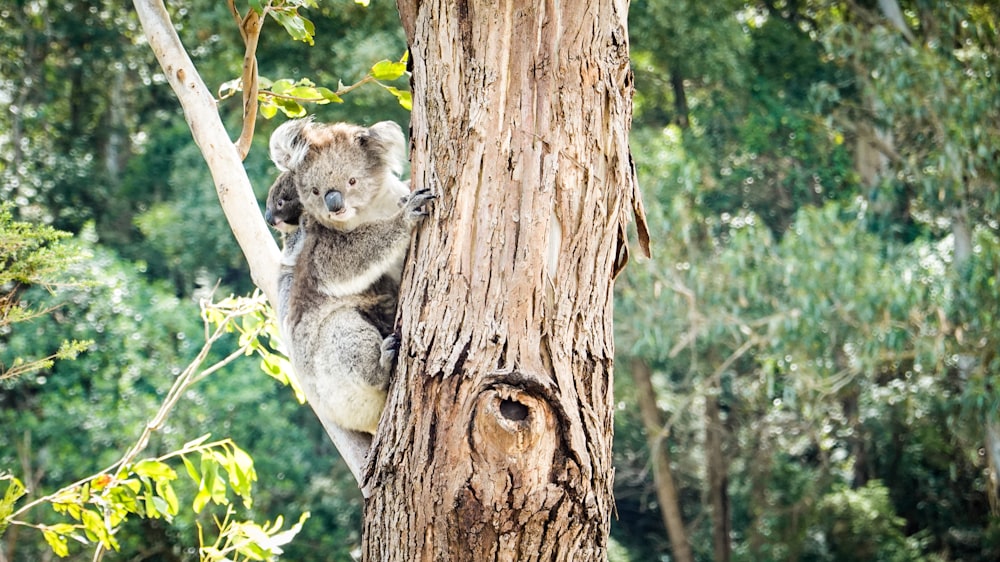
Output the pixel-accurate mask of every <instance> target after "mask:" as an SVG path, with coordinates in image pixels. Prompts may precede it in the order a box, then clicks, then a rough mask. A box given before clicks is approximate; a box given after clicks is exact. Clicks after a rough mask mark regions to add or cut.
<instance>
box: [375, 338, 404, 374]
mask: <svg viewBox="0 0 1000 562" xmlns="http://www.w3.org/2000/svg"><path fill="white" fill-rule="evenodd" d="M381 351H382V356H381V357H379V360H378V364H379V366H380V367H382V368H383V369H385V370H386V371H389V370H391V369H392V365H393V363H394V362H395V361H396V356H397V355H398V354H399V336H397V335H396V334H390V335H389V336H388V337H386V338H385V339H384V340H382V348H381Z"/></svg>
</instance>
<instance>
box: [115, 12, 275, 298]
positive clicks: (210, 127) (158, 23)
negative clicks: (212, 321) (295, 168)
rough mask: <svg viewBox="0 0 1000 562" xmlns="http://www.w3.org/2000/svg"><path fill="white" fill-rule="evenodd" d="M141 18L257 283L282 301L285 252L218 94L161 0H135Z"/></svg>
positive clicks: (143, 27) (150, 43)
mask: <svg viewBox="0 0 1000 562" xmlns="http://www.w3.org/2000/svg"><path fill="white" fill-rule="evenodd" d="M133 4H134V5H135V9H136V13H137V14H138V15H139V22H140V23H141V24H142V29H143V32H144V34H145V36H146V40H147V41H149V45H150V47H151V48H152V49H153V53H155V54H156V59H157V60H158V61H159V63H160V66H161V67H162V68H163V72H164V74H165V75H166V77H167V82H169V84H170V87H171V88H172V89H173V90H174V93H175V94H177V98H178V100H179V101H180V103H181V106H182V107H183V109H184V117H185V118H186V119H187V122H188V126H189V127H190V128H191V133H192V135H193V136H194V140H195V142H196V143H197V144H198V146H199V147H200V148H201V152H202V155H203V156H204V157H205V161H206V162H207V163H208V167H209V169H210V170H211V173H212V179H213V180H214V182H215V189H216V191H217V193H218V195H219V201H220V203H221V204H222V209H223V212H225V214H226V219H227V220H228V221H229V226H230V227H231V228H232V230H233V234H234V235H235V236H236V241H237V242H238V243H239V245H240V248H241V249H242V250H243V254H244V255H245V256H246V258H247V262H248V263H249V265H250V275H251V277H252V278H253V282H254V284H255V285H257V286H258V287H260V288H261V290H263V291H264V294H265V295H266V296H267V299H268V300H269V301H270V302H272V303H274V302H277V295H278V273H277V272H278V262H279V260H280V252H279V251H278V246H277V244H275V242H274V238H273V237H272V236H271V233H270V232H268V230H267V225H266V224H265V223H264V219H263V217H262V216H261V213H260V207H259V206H258V204H257V199H256V197H254V193H253V188H252V187H251V185H250V179H249V178H248V177H247V174H246V170H244V169H243V164H242V158H241V157H240V154H239V152H238V151H237V148H236V146H235V145H234V144H233V143H232V142H230V140H229V134H228V133H227V132H226V129H225V127H224V126H223V124H222V119H221V118H220V117H219V112H218V109H217V108H216V105H215V99H214V97H213V96H212V93H211V92H210V91H209V89H208V88H207V87H206V86H205V83H204V82H203V81H202V79H201V76H199V74H198V71H197V69H196V68H195V66H194V63H193V62H191V58H190V57H189V56H188V54H187V51H186V50H185V49H184V46H183V45H182V44H181V41H180V38H179V37H178V36H177V32H176V31H175V30H174V26H173V23H172V22H171V21H170V16H169V15H168V14H167V11H166V8H164V6H163V2H162V1H160V0H134V2H133Z"/></svg>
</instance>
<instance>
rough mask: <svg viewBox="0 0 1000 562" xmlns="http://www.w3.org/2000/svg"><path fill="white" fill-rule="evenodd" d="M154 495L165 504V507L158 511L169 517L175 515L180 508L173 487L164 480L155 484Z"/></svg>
mask: <svg viewBox="0 0 1000 562" xmlns="http://www.w3.org/2000/svg"><path fill="white" fill-rule="evenodd" d="M156 493H157V494H158V495H159V496H160V497H161V498H163V501H164V503H165V504H166V507H165V508H161V509H160V511H162V512H163V513H164V514H166V515H169V516H171V517H172V516H174V515H177V510H178V509H179V508H180V502H178V501H177V493H176V492H174V487H173V485H171V484H170V482H167V481H166V480H164V481H160V482H157V483H156ZM169 518H170V517H168V520H169Z"/></svg>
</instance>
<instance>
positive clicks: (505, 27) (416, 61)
mask: <svg viewBox="0 0 1000 562" xmlns="http://www.w3.org/2000/svg"><path fill="white" fill-rule="evenodd" d="M399 8H400V15H401V18H402V20H403V24H404V28H405V29H406V31H407V33H408V35H409V40H410V49H411V59H412V61H413V95H414V105H413V114H412V125H411V129H412V130H411V139H412V151H411V152H412V154H411V158H412V182H413V184H414V189H420V188H425V187H426V188H431V189H432V190H433V191H434V192H435V193H436V194H438V196H439V199H438V200H437V203H436V206H435V208H434V210H433V211H432V214H431V216H430V217H428V219H427V220H426V221H425V222H424V223H423V225H422V226H421V227H420V229H419V230H418V233H417V236H416V240H415V243H414V246H413V248H411V253H410V258H409V260H408V264H407V268H406V271H405V272H404V278H403V286H402V291H401V295H400V312H399V317H398V320H399V324H400V330H401V333H402V346H401V350H400V364H399V367H398V368H397V373H396V378H395V381H394V384H393V385H392V387H391V388H390V391H389V400H388V403H387V407H386V411H385V413H384V414H383V419H382V423H381V426H380V429H379V433H378V435H376V438H375V443H374V445H373V451H372V458H371V460H370V462H369V466H368V471H367V475H366V486H367V487H368V488H369V489H370V490H371V491H372V496H371V498H370V499H369V501H368V504H367V509H366V517H365V539H364V546H363V551H364V558H365V560H380V561H386V562H388V561H394V560H400V561H415V560H442V559H447V560H475V561H482V560H518V561H529V560H584V561H585V560H604V559H606V558H607V540H608V532H609V526H610V519H611V514H612V511H613V505H612V497H611V490H612V479H613V473H614V471H613V468H612V466H611V462H612V457H611V441H612V432H613V428H612V412H613V408H612V384H611V376H612V361H613V356H614V348H613V341H612V330H611V319H612V290H611V289H612V283H613V278H614V275H615V273H617V271H618V270H619V269H620V268H621V266H622V265H623V264H624V260H625V257H626V255H627V253H626V251H625V246H624V227H625V224H626V223H627V222H628V219H629V217H630V216H631V215H632V214H633V213H635V214H636V216H637V217H638V218H640V221H639V225H640V235H642V234H643V233H644V232H643V228H642V222H641V202H640V200H639V197H638V192H637V189H636V184H635V177H634V170H633V167H632V163H631V158H630V154H629V149H628V141H627V139H628V132H629V126H630V121H631V95H632V76H631V71H630V70H629V64H628V63H629V60H628V36H627V31H626V16H627V2H624V1H609V0H604V1H600V2H587V3H584V2H558V1H551V0H550V1H546V2H524V1H513V0H507V1H501V2H496V3H495V2H485V1H472V0H467V1H458V2H443V1H441V0H433V1H422V2H415V1H412V0H399Z"/></svg>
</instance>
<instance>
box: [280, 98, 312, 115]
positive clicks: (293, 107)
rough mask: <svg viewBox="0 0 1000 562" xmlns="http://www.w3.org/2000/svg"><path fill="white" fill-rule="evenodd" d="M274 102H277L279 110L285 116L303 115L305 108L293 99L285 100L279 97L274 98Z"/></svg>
mask: <svg viewBox="0 0 1000 562" xmlns="http://www.w3.org/2000/svg"><path fill="white" fill-rule="evenodd" d="M274 103H275V104H277V106H278V109H280V110H281V112H282V113H284V114H285V115H286V116H287V117H290V118H293V119H294V118H297V117H305V115H306V109H305V108H304V107H302V104H300V103H299V102H297V101H295V100H286V99H281V98H275V99H274Z"/></svg>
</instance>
